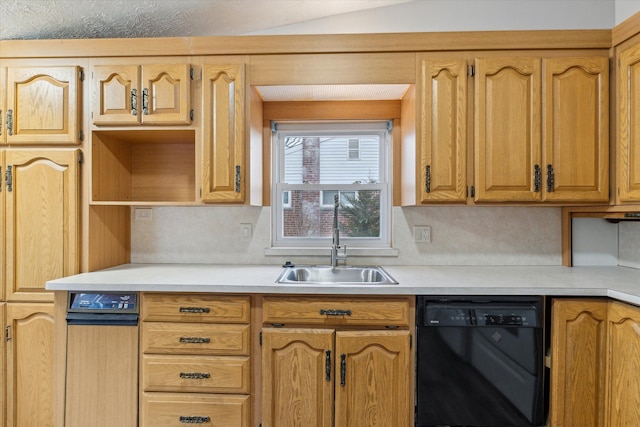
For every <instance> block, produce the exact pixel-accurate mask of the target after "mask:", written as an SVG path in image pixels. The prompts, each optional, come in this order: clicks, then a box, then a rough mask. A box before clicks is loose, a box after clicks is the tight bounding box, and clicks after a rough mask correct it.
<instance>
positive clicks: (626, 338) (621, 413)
mask: <svg viewBox="0 0 640 427" xmlns="http://www.w3.org/2000/svg"><path fill="white" fill-rule="evenodd" d="M608 333H609V352H608V357H609V360H608V363H607V368H608V369H607V373H608V375H609V378H608V387H607V403H608V408H607V418H608V420H607V421H608V423H609V424H608V425H609V426H612V427H618V426H619V427H623V426H640V307H635V306H631V305H628V304H623V303H620V302H611V303H610V305H609V319H608Z"/></svg>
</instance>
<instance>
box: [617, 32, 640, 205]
mask: <svg viewBox="0 0 640 427" xmlns="http://www.w3.org/2000/svg"><path fill="white" fill-rule="evenodd" d="M619 59H620V62H619V65H618V67H619V70H618V73H619V74H618V85H617V88H618V106H619V108H620V110H619V112H618V132H617V137H618V152H617V156H618V158H617V165H618V167H617V173H618V199H619V201H620V202H640V39H639V40H638V42H637V43H636V44H635V45H633V46H630V47H628V48H627V49H625V50H623V51H622V52H621V53H620V58H619Z"/></svg>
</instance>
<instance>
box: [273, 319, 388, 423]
mask: <svg viewBox="0 0 640 427" xmlns="http://www.w3.org/2000/svg"><path fill="white" fill-rule="evenodd" d="M333 350H334V331H333V330H331V329H274V328H264V329H263V330H262V425H263V426H264V427H293V426H313V427H331V426H333V384H334V383H333V381H334V376H335V372H334V371H333V370H332V367H333V362H334V351H333ZM382 425H384V424H382ZM387 425H393V424H387Z"/></svg>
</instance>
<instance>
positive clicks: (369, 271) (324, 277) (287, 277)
mask: <svg viewBox="0 0 640 427" xmlns="http://www.w3.org/2000/svg"><path fill="white" fill-rule="evenodd" d="M276 283H287V284H295V283H298V284H302V283H304V284H312V285H340V284H343V285H347V284H348V285H356V284H357V285H397V284H398V282H396V280H395V279H394V278H393V277H391V276H390V275H389V273H387V272H386V271H385V270H384V269H383V268H382V267H379V266H373V267H355V266H354V267H352V266H345V267H342V266H340V267H331V266H328V265H326V266H325V265H305V266H298V267H287V268H285V269H284V270H283V271H282V273H281V274H280V276H279V277H278V279H277V280H276Z"/></svg>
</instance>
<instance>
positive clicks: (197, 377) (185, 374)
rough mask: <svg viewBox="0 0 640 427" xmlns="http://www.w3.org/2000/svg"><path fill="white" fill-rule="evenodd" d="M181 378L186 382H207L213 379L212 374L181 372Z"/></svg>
mask: <svg viewBox="0 0 640 427" xmlns="http://www.w3.org/2000/svg"><path fill="white" fill-rule="evenodd" d="M180 378H183V379H185V380H206V379H208V378H211V374H209V373H206V372H180Z"/></svg>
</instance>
